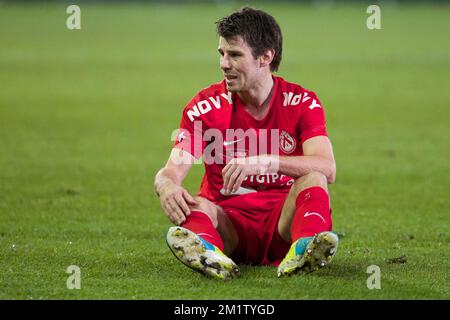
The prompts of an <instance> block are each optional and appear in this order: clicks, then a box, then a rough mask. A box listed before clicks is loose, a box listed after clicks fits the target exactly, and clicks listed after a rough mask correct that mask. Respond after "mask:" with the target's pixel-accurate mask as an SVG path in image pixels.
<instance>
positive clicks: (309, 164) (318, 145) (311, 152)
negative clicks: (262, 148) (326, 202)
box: [269, 136, 336, 183]
mask: <svg viewBox="0 0 450 320" xmlns="http://www.w3.org/2000/svg"><path fill="white" fill-rule="evenodd" d="M302 148H303V156H292V157H288V156H282V157H279V159H278V160H277V159H276V158H273V159H271V160H272V161H273V162H274V163H272V164H271V165H269V169H270V167H274V168H275V167H276V166H278V172H280V173H282V174H285V175H288V176H290V177H293V178H298V177H301V176H304V175H305V174H308V173H310V172H314V171H316V172H320V173H322V174H323V175H324V176H325V177H326V178H327V181H328V183H333V182H334V181H335V180H336V162H335V160H334V154H333V148H332V146H331V142H330V139H328V137H326V136H316V137H312V138H310V139H308V140H306V141H304V142H303V144H302ZM277 161H278V163H277Z"/></svg>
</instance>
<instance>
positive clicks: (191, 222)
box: [181, 211, 223, 251]
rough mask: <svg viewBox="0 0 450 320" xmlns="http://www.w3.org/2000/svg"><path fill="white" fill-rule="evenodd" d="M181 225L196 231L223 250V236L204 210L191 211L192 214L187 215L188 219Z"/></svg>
mask: <svg viewBox="0 0 450 320" xmlns="http://www.w3.org/2000/svg"><path fill="white" fill-rule="evenodd" d="M181 226H182V227H183V228H186V229H189V230H191V231H192V232H195V233H196V234H198V235H199V236H200V237H202V238H203V239H204V240H206V241H208V242H209V243H211V244H213V245H215V246H216V247H217V248H219V249H220V250H221V251H223V241H222V238H221V237H220V234H219V232H217V230H216V228H214V226H213V224H212V222H211V219H210V218H209V216H208V215H207V214H206V213H204V212H202V211H191V214H190V215H188V216H187V217H186V221H185V222H184V223H183V224H182V225H181Z"/></svg>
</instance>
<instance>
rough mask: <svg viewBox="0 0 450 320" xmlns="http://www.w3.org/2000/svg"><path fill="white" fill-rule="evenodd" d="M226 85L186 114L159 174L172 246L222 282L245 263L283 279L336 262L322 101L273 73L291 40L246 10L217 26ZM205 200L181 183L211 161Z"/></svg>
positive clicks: (201, 97) (199, 98)
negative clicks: (267, 269) (284, 43)
mask: <svg viewBox="0 0 450 320" xmlns="http://www.w3.org/2000/svg"><path fill="white" fill-rule="evenodd" d="M217 33H218V36H219V48H218V51H219V54H220V68H221V70H222V72H223V76H224V80H223V81H221V82H219V83H216V84H212V85H211V86H209V87H207V88H205V89H203V90H201V91H200V92H199V93H198V94H197V95H196V96H195V97H194V98H193V99H192V100H191V101H190V102H189V103H188V104H187V106H186V107H185V109H184V111H183V114H182V119H181V125H180V131H179V134H178V135H177V139H176V141H175V144H174V148H173V149H172V152H171V155H170V157H169V159H168V161H167V163H166V165H165V167H164V168H162V169H161V170H160V171H159V172H158V173H157V175H156V177H155V190H156V194H157V195H158V196H159V199H160V203H161V206H162V208H163V210H164V212H165V213H166V215H167V216H168V218H169V219H170V221H171V222H172V223H173V224H174V225H175V226H174V227H171V228H169V231H168V233H167V239H166V240H167V244H168V246H169V248H170V249H171V250H172V252H173V253H174V255H175V256H176V257H177V258H178V259H179V260H180V261H181V262H183V263H184V264H185V265H187V266H189V267H191V268H192V269H195V270H197V271H199V272H201V273H203V274H206V275H209V276H211V277H214V278H219V279H231V278H234V277H236V276H238V275H239V274H240V272H239V268H238V266H237V264H236V263H247V264H260V265H270V264H271V265H275V266H278V276H279V277H281V276H286V275H292V274H294V273H300V274H301V273H308V272H311V271H314V270H317V269H319V268H321V267H324V266H326V265H328V264H329V263H330V262H331V260H332V258H333V256H334V255H335V253H336V249H337V246H338V237H337V235H336V234H335V233H333V232H331V230H332V222H331V209H330V200H329V195H328V187H327V185H328V184H329V183H333V182H334V180H335V175H336V165H335V161H334V155H333V150H332V146H331V143H330V140H329V139H328V135H327V132H326V127H325V114H324V110H323V107H322V105H321V103H320V101H319V99H318V98H317V96H316V95H315V94H314V92H312V91H309V90H307V89H305V88H303V87H301V86H299V85H297V84H294V83H290V82H287V81H285V80H284V79H283V78H281V77H277V76H274V75H273V72H274V71H276V70H277V69H278V67H279V65H280V62H281V53H282V35H281V30H280V27H279V25H278V24H277V22H276V21H275V19H274V18H273V17H272V16H270V15H269V14H267V13H265V12H263V11H261V10H256V9H253V8H243V9H241V10H239V11H237V12H234V13H232V14H231V15H229V16H227V17H225V18H222V19H221V20H219V21H218V22H217ZM202 157H203V160H204V162H205V174H204V177H203V180H202V184H201V187H200V191H199V193H198V195H197V196H195V197H193V196H191V195H190V194H189V193H188V192H187V191H186V189H184V188H183V187H182V182H183V180H184V178H185V177H186V175H187V173H188V171H189V170H190V169H191V167H192V165H193V164H194V163H195V162H196V161H198V159H200V158H202Z"/></svg>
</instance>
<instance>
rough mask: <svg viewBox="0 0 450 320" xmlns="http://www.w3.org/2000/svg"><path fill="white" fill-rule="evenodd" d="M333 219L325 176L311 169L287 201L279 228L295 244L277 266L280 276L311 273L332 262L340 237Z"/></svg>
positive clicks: (297, 184) (296, 185) (296, 182)
mask: <svg viewBox="0 0 450 320" xmlns="http://www.w3.org/2000/svg"><path fill="white" fill-rule="evenodd" d="M331 229H332V221H331V211H330V201H329V196H328V188H327V180H326V177H325V176H324V175H323V174H321V173H319V172H311V173H309V174H307V175H305V176H303V177H300V178H298V179H297V180H296V181H295V183H294V184H293V185H292V188H291V190H290V192H289V194H288V196H287V198H286V201H285V203H284V206H283V209H282V212H281V216H280V219H279V222H278V231H279V233H280V236H281V237H282V238H283V239H284V240H285V241H291V242H292V245H291V248H290V249H289V251H288V253H287V255H286V257H285V258H284V259H283V261H282V262H281V264H280V266H279V268H278V276H283V275H290V274H293V273H296V272H299V271H303V272H310V271H314V270H316V269H318V268H320V267H324V266H326V265H327V264H329V263H330V262H331V259H332V257H333V256H334V254H335V253H336V249H337V244H338V238H337V235H336V234H334V233H332V232H331Z"/></svg>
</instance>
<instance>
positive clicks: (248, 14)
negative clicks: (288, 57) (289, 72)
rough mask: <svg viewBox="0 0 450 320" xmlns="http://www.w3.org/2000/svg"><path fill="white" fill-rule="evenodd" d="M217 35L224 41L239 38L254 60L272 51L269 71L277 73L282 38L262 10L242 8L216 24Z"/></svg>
mask: <svg viewBox="0 0 450 320" xmlns="http://www.w3.org/2000/svg"><path fill="white" fill-rule="evenodd" d="M216 24H217V34H218V35H219V36H221V37H224V38H225V39H228V38H231V37H235V36H241V37H242V38H243V39H244V40H245V42H247V43H248V45H249V46H250V48H251V49H252V53H253V56H254V57H255V59H256V58H257V57H259V56H261V55H262V54H263V53H264V52H265V51H266V50H269V49H274V50H275V55H274V57H273V60H272V62H271V63H270V70H271V71H277V70H278V67H279V66H280V62H281V53H282V46H283V36H282V34H281V29H280V26H279V25H278V23H277V22H276V21H275V19H274V18H273V17H272V16H271V15H269V14H267V13H266V12H264V11H262V10H257V9H253V8H249V7H244V8H242V9H241V10H239V11H236V12H234V13H232V14H231V15H229V16H227V17H224V18H222V19H220V20H219V21H217V22H216Z"/></svg>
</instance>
